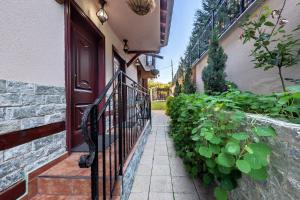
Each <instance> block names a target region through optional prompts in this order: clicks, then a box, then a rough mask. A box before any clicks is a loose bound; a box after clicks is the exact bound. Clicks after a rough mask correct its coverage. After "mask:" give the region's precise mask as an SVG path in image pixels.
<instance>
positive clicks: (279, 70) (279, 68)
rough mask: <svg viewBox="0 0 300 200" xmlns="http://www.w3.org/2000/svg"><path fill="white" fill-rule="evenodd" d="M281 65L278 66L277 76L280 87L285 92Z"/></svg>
mask: <svg viewBox="0 0 300 200" xmlns="http://www.w3.org/2000/svg"><path fill="white" fill-rule="evenodd" d="M281 67H282V66H278V73H279V76H280V80H281V85H282V89H283V91H284V92H286V88H285V84H284V80H283V77H282V72H281Z"/></svg>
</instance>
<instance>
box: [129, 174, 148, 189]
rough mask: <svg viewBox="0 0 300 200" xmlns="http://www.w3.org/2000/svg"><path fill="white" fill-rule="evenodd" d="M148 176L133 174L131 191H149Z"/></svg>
mask: <svg viewBox="0 0 300 200" xmlns="http://www.w3.org/2000/svg"><path fill="white" fill-rule="evenodd" d="M149 185H150V176H135V178H134V182H133V186H132V189H131V192H134V193H144V192H148V191H149Z"/></svg>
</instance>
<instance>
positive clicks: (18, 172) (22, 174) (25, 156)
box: [0, 80, 66, 191]
mask: <svg viewBox="0 0 300 200" xmlns="http://www.w3.org/2000/svg"><path fill="white" fill-rule="evenodd" d="M65 112H66V101H65V90H64V88H63V87H54V86H43V85H37V84H32V83H23V82H18V81H8V80H0V134H5V133H9V132H11V131H18V130H24V129H28V128H33V127H37V126H42V125H46V124H50V123H54V122H59V121H63V120H65ZM65 151H66V134H65V131H63V132H60V133H57V134H55V135H51V136H48V137H45V138H41V139H38V140H35V141H32V142H29V143H26V144H23V145H20V146H17V147H14V148H11V149H7V150H4V151H0V191H3V190H5V189H6V188H8V187H9V186H11V185H13V184H14V183H15V182H17V181H19V180H21V179H25V178H26V175H27V172H29V171H31V170H34V169H36V168H38V167H40V166H42V165H44V164H46V163H48V162H49V161H51V160H53V159H55V158H56V157H58V156H60V155H62V154H63V153H64V152H65Z"/></svg>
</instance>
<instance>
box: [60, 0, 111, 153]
mask: <svg viewBox="0 0 300 200" xmlns="http://www.w3.org/2000/svg"><path fill="white" fill-rule="evenodd" d="M64 7H65V9H64V12H65V94H66V119H65V120H66V147H67V151H68V153H69V154H70V153H71V135H72V134H71V131H72V124H71V123H72V119H71V117H72V114H71V112H72V104H73V90H72V73H71V72H72V71H71V70H72V62H71V61H72V49H71V44H72V41H71V40H72V38H71V28H72V27H71V13H72V12H77V13H78V14H79V15H80V16H81V17H82V19H83V20H84V21H85V22H86V24H87V26H89V28H91V29H92V30H93V31H94V33H95V34H96V35H97V36H98V39H99V44H100V47H99V48H98V69H103V70H104V71H101V70H98V78H99V77H100V74H102V73H104V80H101V79H98V85H97V88H101V86H105V84H106V82H105V70H106V69H105V36H104V34H103V33H102V32H101V31H100V30H99V29H98V27H97V26H96V25H95V24H94V23H93V22H92V20H91V19H90V18H89V17H88V16H87V15H86V14H85V13H84V11H83V10H82V9H81V8H80V6H79V5H78V4H77V3H76V2H75V1H74V0H66V1H65V4H64ZM102 84H103V85H102ZM96 95H99V90H98V94H96Z"/></svg>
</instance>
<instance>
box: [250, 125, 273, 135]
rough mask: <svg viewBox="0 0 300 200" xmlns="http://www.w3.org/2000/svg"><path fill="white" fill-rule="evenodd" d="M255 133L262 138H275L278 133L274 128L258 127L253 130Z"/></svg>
mask: <svg viewBox="0 0 300 200" xmlns="http://www.w3.org/2000/svg"><path fill="white" fill-rule="evenodd" d="M253 131H254V133H256V135H258V136H261V137H270V136H275V135H276V132H275V130H274V128H272V127H265V126H258V127H255V128H253Z"/></svg>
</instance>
